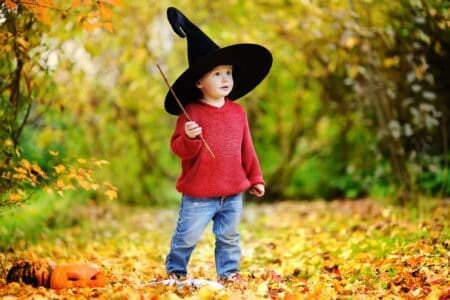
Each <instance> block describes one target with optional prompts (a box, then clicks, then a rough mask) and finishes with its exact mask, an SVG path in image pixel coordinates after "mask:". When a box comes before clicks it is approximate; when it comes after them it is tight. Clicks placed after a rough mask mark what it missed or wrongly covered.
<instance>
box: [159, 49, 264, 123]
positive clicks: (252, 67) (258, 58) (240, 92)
mask: <svg viewBox="0 0 450 300" xmlns="http://www.w3.org/2000/svg"><path fill="white" fill-rule="evenodd" d="M218 65H232V66H233V80H234V86H233V90H232V91H231V93H230V94H229V95H228V96H227V98H229V99H231V100H233V101H234V100H237V99H239V98H241V97H242V96H244V95H245V94H247V93H248V92H250V91H251V90H253V89H254V88H255V87H256V86H257V85H258V84H259V83H260V82H261V81H262V80H263V79H264V78H265V77H266V75H267V74H268V73H269V70H270V68H271V66H272V54H271V53H270V51H269V50H267V49H266V48H265V47H263V46H260V45H257V44H236V45H231V46H228V47H224V48H219V49H218V50H217V51H214V52H212V53H209V54H208V55H207V56H205V57H202V59H201V61H198V62H196V63H194V64H193V65H191V66H189V68H188V69H187V70H186V71H184V72H183V73H182V74H181V75H180V76H179V77H178V78H177V80H175V82H174V83H173V85H172V90H173V91H174V92H175V94H176V96H177V98H178V99H179V100H180V102H181V104H182V105H183V106H186V105H187V104H188V103H189V102H193V101H196V100H198V99H199V98H200V97H201V93H200V90H198V89H197V88H196V86H195V83H196V81H197V80H199V79H200V78H201V77H202V76H203V75H204V74H206V73H207V72H209V71H211V70H212V69H213V68H215V67H216V66H218ZM164 108H165V110H166V111H167V112H168V113H170V114H172V115H179V114H180V113H181V108H180V106H179V104H178V103H177V101H176V100H175V98H174V96H173V94H172V92H171V91H170V90H169V91H168V93H167V95H166V99H165V101H164Z"/></svg>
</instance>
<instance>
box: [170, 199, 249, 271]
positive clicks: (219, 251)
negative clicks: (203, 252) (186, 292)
mask: <svg viewBox="0 0 450 300" xmlns="http://www.w3.org/2000/svg"><path fill="white" fill-rule="evenodd" d="M241 212H242V194H236V195H232V196H228V197H215V198H194V197H190V196H186V195H183V197H182V201H181V206H180V211H179V215H178V223H177V227H176V230H175V233H174V235H173V237H172V243H171V246H170V253H169V255H168V256H167V258H166V270H167V272H168V273H176V274H178V275H182V276H186V274H187V264H188V262H189V259H190V257H191V254H192V251H193V250H194V248H195V246H196V245H197V243H198V241H199V240H200V237H201V235H202V233H203V231H204V229H205V228H206V226H207V225H208V224H209V222H210V221H211V220H213V221H214V224H213V232H214V234H215V237H216V245H215V253H214V254H215V260H216V271H217V274H218V275H219V277H222V278H226V277H227V276H228V275H229V274H231V273H234V272H238V271H239V269H238V268H239V260H240V258H241V247H240V245H239V232H238V225H239V222H240V219H241Z"/></svg>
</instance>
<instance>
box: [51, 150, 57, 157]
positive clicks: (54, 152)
mask: <svg viewBox="0 0 450 300" xmlns="http://www.w3.org/2000/svg"><path fill="white" fill-rule="evenodd" d="M48 152H49V153H50V155H51V156H58V155H59V152H58V151H52V150H50V151H48Z"/></svg>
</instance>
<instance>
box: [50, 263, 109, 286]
mask: <svg viewBox="0 0 450 300" xmlns="http://www.w3.org/2000/svg"><path fill="white" fill-rule="evenodd" d="M104 286H105V271H104V270H103V269H102V268H101V267H99V266H98V265H96V264H93V263H80V264H71V265H61V266H57V267H56V268H54V269H53V273H52V276H51V279H50V287H51V288H52V289H64V288H72V287H104Z"/></svg>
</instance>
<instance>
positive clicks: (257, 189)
mask: <svg viewBox="0 0 450 300" xmlns="http://www.w3.org/2000/svg"><path fill="white" fill-rule="evenodd" d="M265 191H266V190H265V187H264V184H262V183H258V184H255V185H254V186H252V187H251V188H250V194H252V195H255V196H256V197H262V196H264V193H265Z"/></svg>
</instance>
